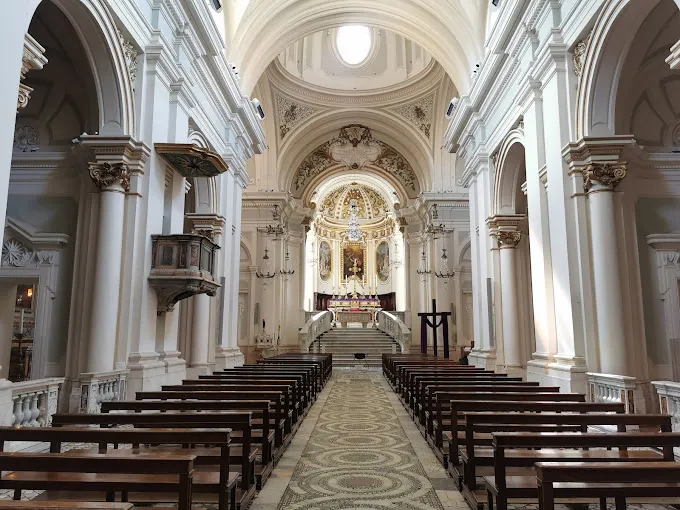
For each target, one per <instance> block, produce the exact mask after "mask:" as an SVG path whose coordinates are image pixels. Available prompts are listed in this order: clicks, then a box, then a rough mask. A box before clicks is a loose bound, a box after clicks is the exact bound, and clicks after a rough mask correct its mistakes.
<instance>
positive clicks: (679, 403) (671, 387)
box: [652, 381, 680, 455]
mask: <svg viewBox="0 0 680 510" xmlns="http://www.w3.org/2000/svg"><path fill="white" fill-rule="evenodd" d="M652 386H654V389H655V390H656V393H657V395H659V411H661V414H670V415H671V420H672V424H673V432H680V382H674V381H652ZM674 451H675V455H680V448H674Z"/></svg>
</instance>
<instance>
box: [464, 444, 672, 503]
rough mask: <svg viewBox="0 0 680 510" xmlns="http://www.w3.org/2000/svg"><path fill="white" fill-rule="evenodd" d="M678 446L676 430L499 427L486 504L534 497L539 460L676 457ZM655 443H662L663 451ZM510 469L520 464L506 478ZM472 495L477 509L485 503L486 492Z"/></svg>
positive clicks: (614, 460)
mask: <svg viewBox="0 0 680 510" xmlns="http://www.w3.org/2000/svg"><path fill="white" fill-rule="evenodd" d="M676 446H680V433H672V432H658V433H654V432H652V433H649V432H619V433H613V434H582V433H529V432H524V433H509V432H498V433H495V434H494V436H493V453H494V457H493V466H494V474H493V476H485V477H484V484H485V486H486V493H487V503H488V504H489V508H490V509H491V508H493V505H494V500H495V501H496V507H497V508H498V510H507V507H508V499H515V498H520V499H523V500H525V499H531V498H536V497H537V481H536V473H535V468H534V465H535V464H536V463H538V462H558V463H570V462H577V463H584V464H588V463H590V462H604V463H626V462H645V463H654V462H657V461H673V460H674V454H673V447H676ZM629 448H645V449H640V450H638V449H636V450H631V449H629ZM652 448H660V449H661V450H662V453H660V452H658V451H655V450H652ZM510 469H519V471H518V473H519V474H517V473H515V474H514V476H511V477H508V470H510ZM466 476H467V473H466ZM470 476H473V474H472V473H471V474H470ZM470 489H472V487H470ZM473 496H475V495H474V494H473ZM479 499H482V501H480V500H479ZM474 500H475V501H476V502H477V506H478V508H479V507H480V506H482V507H483V497H482V498H478V497H475V498H474ZM480 503H482V504H481V505H480Z"/></svg>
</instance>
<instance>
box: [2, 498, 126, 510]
mask: <svg viewBox="0 0 680 510" xmlns="http://www.w3.org/2000/svg"><path fill="white" fill-rule="evenodd" d="M6 508H8V509H14V510H22V509H24V508H26V509H30V510H132V503H96V502H86V501H36V500H32V501H14V500H12V501H6V500H0V509H3V510H4V509H6Z"/></svg>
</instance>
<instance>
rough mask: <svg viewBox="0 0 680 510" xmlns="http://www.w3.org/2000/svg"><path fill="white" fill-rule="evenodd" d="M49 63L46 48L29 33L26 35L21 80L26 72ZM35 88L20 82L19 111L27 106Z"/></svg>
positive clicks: (38, 68)
mask: <svg viewBox="0 0 680 510" xmlns="http://www.w3.org/2000/svg"><path fill="white" fill-rule="evenodd" d="M45 64H47V58H46V57H45V48H43V47H42V46H41V45H40V43H39V42H38V41H36V40H35V39H34V38H33V37H31V36H30V35H29V34H26V35H25V36H24V52H23V55H22V56H21V71H20V80H21V81H24V78H26V74H27V73H28V72H29V71H31V70H33V69H36V70H40V69H42V68H43V67H44V66H45ZM31 92H33V89H32V88H31V87H29V86H27V85H24V84H23V83H20V84H19V92H18V98H17V111H19V110H21V109H22V108H25V107H26V105H27V104H28V100H29V99H30V98H31Z"/></svg>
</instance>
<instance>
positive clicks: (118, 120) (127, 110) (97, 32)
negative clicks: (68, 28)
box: [52, 0, 135, 136]
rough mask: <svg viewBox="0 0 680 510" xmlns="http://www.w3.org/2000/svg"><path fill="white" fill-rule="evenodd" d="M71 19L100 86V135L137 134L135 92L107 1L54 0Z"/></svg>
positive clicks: (96, 82) (98, 92) (98, 90)
mask: <svg viewBox="0 0 680 510" xmlns="http://www.w3.org/2000/svg"><path fill="white" fill-rule="evenodd" d="M52 3H53V4H54V5H56V6H57V7H58V8H59V9H60V10H61V11H62V12H63V13H64V15H65V16H66V18H67V19H68V20H69V22H70V23H71V25H73V29H74V30H75V31H76V33H77V34H78V37H79V38H80V40H81V41H82V43H83V48H84V50H85V54H86V56H87V59H88V62H89V64H90V69H91V70H92V75H93V76H94V81H95V85H96V87H97V91H96V92H97V102H98V107H99V134H100V135H102V136H116V135H118V136H120V135H128V136H134V135H135V110H134V91H133V89H132V80H131V78H130V72H129V70H128V66H127V61H126V59H125V53H124V50H123V46H122V44H121V41H120V38H119V35H118V29H117V28H116V25H115V23H114V20H113V17H112V15H111V13H110V11H109V9H108V7H107V6H106V4H105V2H104V1H103V0H80V1H78V2H73V1H71V0H52Z"/></svg>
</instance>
